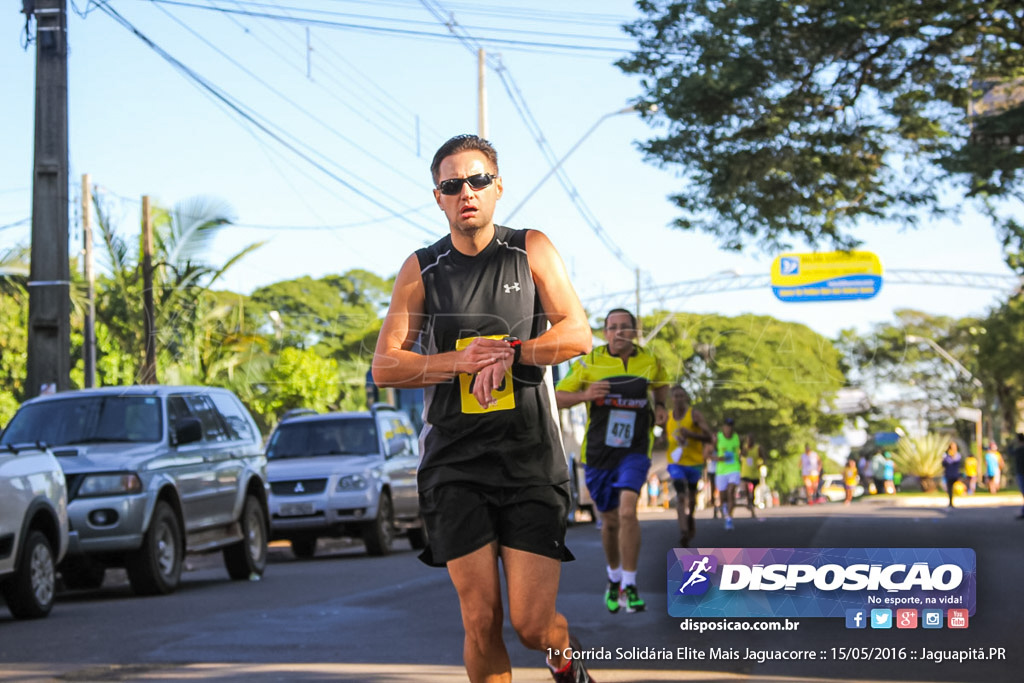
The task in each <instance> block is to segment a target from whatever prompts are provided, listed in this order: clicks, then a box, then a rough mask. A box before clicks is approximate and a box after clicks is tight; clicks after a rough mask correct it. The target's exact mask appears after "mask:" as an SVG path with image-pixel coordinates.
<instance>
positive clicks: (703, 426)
mask: <svg viewBox="0 0 1024 683" xmlns="http://www.w3.org/2000/svg"><path fill="white" fill-rule="evenodd" d="M693 422H694V424H695V425H696V426H697V430H698V431H693V430H692V429H687V428H686V427H680V428H679V429H678V430H676V431H682V432H683V434H684V435H685V436H686V438H688V439H696V440H697V441H703V442H704V443H711V438H712V437H711V427H709V426H708V421H707V420H705V419H704V415H703V414H702V413H701V412H700V411H698V410H694V411H693Z"/></svg>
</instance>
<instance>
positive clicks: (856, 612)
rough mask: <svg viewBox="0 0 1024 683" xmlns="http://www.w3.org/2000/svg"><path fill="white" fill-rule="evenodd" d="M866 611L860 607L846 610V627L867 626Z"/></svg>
mask: <svg viewBox="0 0 1024 683" xmlns="http://www.w3.org/2000/svg"><path fill="white" fill-rule="evenodd" d="M867 627H868V618H867V612H866V611H865V610H862V609H848V610H846V628H867Z"/></svg>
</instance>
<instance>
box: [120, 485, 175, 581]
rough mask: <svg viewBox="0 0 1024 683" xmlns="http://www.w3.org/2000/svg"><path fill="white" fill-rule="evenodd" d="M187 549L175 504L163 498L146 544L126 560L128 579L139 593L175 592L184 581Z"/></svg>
mask: <svg viewBox="0 0 1024 683" xmlns="http://www.w3.org/2000/svg"><path fill="white" fill-rule="evenodd" d="M183 552H184V543H183V542H182V533H181V526H180V525H179V524H178V518H177V517H176V516H175V515H174V511H173V510H171V506H170V505H168V504H167V503H165V502H163V501H160V502H158V503H157V504H156V509H154V510H153V519H152V521H151V522H150V523H149V529H148V530H147V531H146V535H145V536H144V537H143V539H142V547H141V548H139V549H138V550H136V551H134V552H132V553H129V554H128V557H127V558H126V561H125V569H127V570H128V581H129V582H131V584H132V589H133V590H134V591H135V592H136V593H137V594H139V595H166V594H168V593H173V592H174V590H175V589H176V588H177V587H178V583H179V582H180V581H181V559H182V557H181V556H182V553H183Z"/></svg>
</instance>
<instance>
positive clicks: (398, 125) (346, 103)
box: [150, 0, 414, 147]
mask: <svg viewBox="0 0 1024 683" xmlns="http://www.w3.org/2000/svg"><path fill="white" fill-rule="evenodd" d="M150 1H152V0H150ZM209 1H210V3H211V4H213V3H214V2H215V0H209ZM231 1H232V2H233V4H235V5H237V6H239V7H242V5H241V3H240V2H239V0H231ZM204 9H205V8H204ZM225 16H226V18H228V19H229V20H231V21H232V22H233V23H235V24H236V25H238V26H239V27H241V28H242V30H243V31H245V32H246V33H247V34H249V35H250V36H252V37H253V38H255V39H256V40H258V41H259V42H260V43H262V44H263V45H264V46H265V47H266V48H267V49H269V50H270V51H271V52H273V53H274V54H275V55H276V56H277V57H278V58H279V59H280V60H281V61H282V62H284V63H285V64H287V65H288V66H290V67H291V68H294V69H296V70H298V71H299V72H300V73H303V74H304V73H305V69H304V68H303V67H300V66H298V65H296V64H294V63H293V62H292V61H291V60H289V59H288V58H287V57H285V56H283V55H282V54H281V53H280V52H278V51H277V50H276V49H274V48H273V47H271V46H270V45H269V44H267V43H266V41H264V40H262V39H261V38H259V37H258V36H255V35H253V34H252V32H251V31H249V29H248V28H246V27H245V26H242V24H241V23H240V22H239V21H238V19H236V18H235V17H234V16H233V15H230V14H227V15H225ZM270 23H273V22H270ZM307 30H308V28H307ZM270 33H271V34H272V35H274V36H275V37H276V38H278V40H281V42H283V43H284V44H285V45H287V46H289V47H291V46H292V45H293V42H292V41H289V40H287V39H285V38H281V37H280V36H279V35H277V34H276V33H275V32H274V31H270ZM324 61H325V62H326V61H328V60H326V59H325V60H324ZM338 71H339V72H341V69H338ZM356 71H357V72H358V71H360V70H358V69H357V70H356ZM323 73H324V75H326V76H327V77H328V79H329V80H331V81H332V82H333V83H335V84H336V85H338V86H339V87H340V88H341V89H342V90H346V91H348V92H350V93H352V94H353V95H354V97H353V98H352V99H353V100H355V101H359V100H361V99H363V97H364V96H365V92H363V91H359V92H354V91H353V90H352V89H351V88H349V87H347V86H346V85H345V84H344V83H342V82H341V81H340V80H339V79H338V78H336V77H335V75H334V74H333V73H332V72H330V71H324V72H323ZM310 80H311V82H313V83H314V84H316V86H317V87H319V88H320V89H321V90H322V91H323V92H324V93H326V94H327V95H328V96H329V97H331V98H332V99H333V100H335V101H336V102H338V103H339V104H340V105H341V106H343V107H345V108H346V109H348V110H349V111H351V112H352V113H353V114H355V115H356V116H358V117H359V118H361V119H362V120H364V121H366V122H367V123H368V124H370V125H371V126H373V127H374V128H377V129H378V130H380V131H381V132H382V133H384V135H385V136H387V137H389V138H391V139H392V140H394V141H395V142H396V143H398V144H399V145H400V146H402V147H407V146H408V143H409V142H411V141H412V140H413V138H414V136H413V134H412V133H411V132H410V131H409V130H408V126H406V125H403V122H395V121H394V120H393V119H390V118H388V117H386V116H382V115H381V114H382V113H381V112H380V111H379V110H378V111H376V112H374V113H375V114H376V116H375V117H372V118H371V117H370V116H368V115H367V113H366V110H365V108H359V107H355V106H353V104H352V100H348V99H344V98H342V97H340V96H339V95H338V93H336V92H335V91H334V90H332V89H330V88H326V87H324V86H323V84H322V83H320V82H319V81H317V80H315V79H310ZM378 88H379V86H378ZM377 101H378V102H380V100H377ZM381 104H382V105H383V106H384V107H385V108H388V105H387V104H386V103H381ZM381 121H384V122H387V123H389V124H391V126H392V127H393V129H394V130H393V131H388V130H385V129H383V128H382V127H381V126H380V122H381ZM394 133H399V134H401V135H404V136H406V138H407V141H405V142H403V141H401V140H398V139H397V138H395V137H394Z"/></svg>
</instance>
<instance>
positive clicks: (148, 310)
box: [139, 195, 156, 384]
mask: <svg viewBox="0 0 1024 683" xmlns="http://www.w3.org/2000/svg"><path fill="white" fill-rule="evenodd" d="M142 317H143V321H142V333H143V336H144V337H145V339H144V340H143V344H144V345H145V347H146V359H145V361H144V362H143V364H142V377H141V378H140V382H139V383H140V384H156V315H155V312H154V309H153V213H152V212H151V211H150V209H149V195H145V196H143V197H142Z"/></svg>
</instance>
